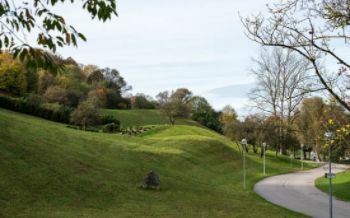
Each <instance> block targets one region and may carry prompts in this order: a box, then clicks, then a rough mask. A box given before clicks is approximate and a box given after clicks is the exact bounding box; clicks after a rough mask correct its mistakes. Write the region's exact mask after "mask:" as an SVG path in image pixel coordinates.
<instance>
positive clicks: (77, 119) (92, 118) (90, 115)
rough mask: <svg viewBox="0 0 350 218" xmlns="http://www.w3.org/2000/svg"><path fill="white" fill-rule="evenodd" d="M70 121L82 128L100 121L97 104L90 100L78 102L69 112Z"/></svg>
mask: <svg viewBox="0 0 350 218" xmlns="http://www.w3.org/2000/svg"><path fill="white" fill-rule="evenodd" d="M71 121H72V123H74V124H76V125H79V126H81V127H82V128H83V129H84V130H86V128H87V127H89V126H93V125H97V124H98V123H99V122H100V116H99V114H98V108H97V106H96V105H94V104H93V102H90V101H83V102H80V104H79V105H78V107H77V108H76V109H75V110H74V111H73V112H72V114H71Z"/></svg>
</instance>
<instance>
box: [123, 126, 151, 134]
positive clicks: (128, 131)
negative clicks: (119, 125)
mask: <svg viewBox="0 0 350 218" xmlns="http://www.w3.org/2000/svg"><path fill="white" fill-rule="evenodd" d="M154 127H155V126H147V127H144V126H136V127H127V128H125V129H122V130H121V132H122V134H123V135H139V134H142V133H145V132H147V131H149V130H151V129H153V128H154Z"/></svg>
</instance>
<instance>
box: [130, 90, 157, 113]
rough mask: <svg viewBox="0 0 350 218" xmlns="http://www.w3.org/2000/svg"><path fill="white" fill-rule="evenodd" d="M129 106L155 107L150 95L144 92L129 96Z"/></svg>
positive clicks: (136, 107) (135, 107) (140, 107)
mask: <svg viewBox="0 0 350 218" xmlns="http://www.w3.org/2000/svg"><path fill="white" fill-rule="evenodd" d="M130 101H131V107H132V108H133V109H155V108H156V103H155V102H154V100H153V99H152V97H150V96H146V95H144V94H140V93H139V94H136V95H135V96H132V97H131V98H130Z"/></svg>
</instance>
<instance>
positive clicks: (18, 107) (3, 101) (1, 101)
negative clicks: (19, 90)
mask: <svg viewBox="0 0 350 218" xmlns="http://www.w3.org/2000/svg"><path fill="white" fill-rule="evenodd" d="M0 107H2V108H5V109H8V110H13V111H17V112H20V113H25V114H29V115H33V116H37V117H41V118H44V119H48V120H52V121H56V122H61V123H70V114H71V113H72V111H73V109H72V108H69V107H66V106H61V105H59V106H54V107H50V106H49V105H45V104H35V103H32V102H29V101H28V100H27V99H25V98H12V97H9V96H3V95H0Z"/></svg>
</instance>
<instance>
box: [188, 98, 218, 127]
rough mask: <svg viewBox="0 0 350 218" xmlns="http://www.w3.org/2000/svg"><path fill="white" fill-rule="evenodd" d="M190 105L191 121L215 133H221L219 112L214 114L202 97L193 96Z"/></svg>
mask: <svg viewBox="0 0 350 218" xmlns="http://www.w3.org/2000/svg"><path fill="white" fill-rule="evenodd" d="M191 103H192V119H193V120H195V121H197V122H199V123H200V124H202V125H203V126H206V127H208V128H209V129H212V130H214V131H216V132H219V133H221V132H222V125H221V123H220V112H216V111H215V110H214V109H213V108H212V107H211V105H210V104H209V103H208V101H207V100H206V99H205V98H203V97H199V96H195V97H193V98H192V100H191Z"/></svg>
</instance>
